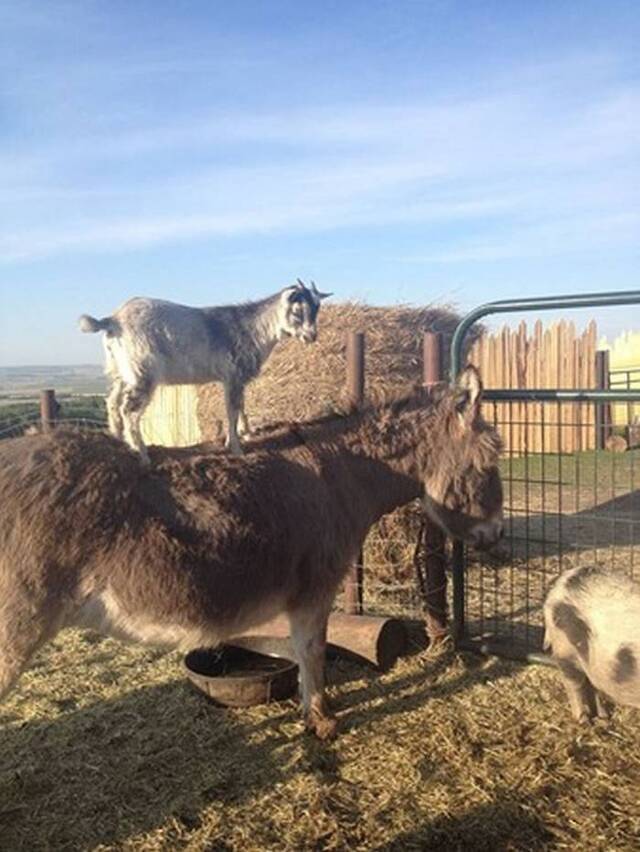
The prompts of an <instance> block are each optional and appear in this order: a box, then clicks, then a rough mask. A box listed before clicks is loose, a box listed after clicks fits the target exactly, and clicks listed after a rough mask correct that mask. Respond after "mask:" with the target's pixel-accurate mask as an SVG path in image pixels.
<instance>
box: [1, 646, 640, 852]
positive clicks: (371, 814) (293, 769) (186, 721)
mask: <svg viewBox="0 0 640 852" xmlns="http://www.w3.org/2000/svg"><path fill="white" fill-rule="evenodd" d="M329 672H330V677H331V680H332V683H333V685H332V687H331V690H330V693H331V697H332V701H333V703H334V705H335V707H336V709H337V711H338V713H339V715H340V716H341V734H340V736H339V737H338V739H337V740H336V741H335V742H333V743H331V744H321V743H318V742H316V741H315V740H314V739H312V738H311V737H309V736H308V735H307V734H305V733H304V732H303V729H302V724H301V722H300V721H299V716H298V712H297V708H296V706H295V704H294V702H293V701H291V702H286V703H283V704H278V705H276V704H274V705H271V706H268V707H262V708H254V709H251V710H242V711H228V710H223V709H221V708H217V707H215V706H213V705H211V704H210V703H208V702H207V700H206V699H205V698H204V697H203V696H202V695H201V694H200V693H197V692H196V691H194V690H193V688H192V687H190V686H189V685H188V684H187V682H186V681H185V679H184V677H183V676H182V673H181V670H180V658H179V657H178V656H177V655H176V654H163V653H160V652H158V651H150V650H148V649H147V650H145V649H142V648H139V647H137V648H136V647H126V646H123V645H121V644H118V643H117V642H115V641H113V640H98V639H96V637H95V636H93V635H92V634H84V633H80V632H75V631H70V632H68V633H66V634H63V635H61V637H59V638H58V640H57V641H56V642H55V643H54V644H52V645H50V646H49V648H48V649H45V650H44V651H43V652H42V653H41V654H40V656H39V657H38V660H37V663H36V665H35V667H33V668H32V669H31V670H29V671H28V672H27V673H26V674H25V676H24V677H23V679H22V681H21V682H20V684H19V686H18V688H17V689H16V691H15V692H14V693H13V694H12V695H11V696H10V697H9V698H8V699H7V700H6V701H5V703H4V704H3V705H2V706H1V707H0V713H1V716H0V723H1V728H0V848H2V849H6V850H12V852H19V850H28V852H35V850H43V849H54V850H66V849H73V850H83V849H101V850H106V849H123V850H172V852H173V850H180V849H188V850H193V852H196V850H243V852H245V850H248V852H250V850H264V849H268V850H304V849H314V850H321V849H327V850H329V849H349V850H358V849H367V850H383V849H398V850H412V849H415V850H419V849H463V850H467V849H473V850H476V849H477V850H483V849H486V850H494V851H495V850H535V849H566V850H576V849H579V850H583V849H589V850H613V849H615V850H632V849H637V848H638V846H639V844H640V811H639V810H638V799H637V791H638V789H639V786H640V725H639V724H638V723H639V719H638V715H637V712H635V711H632V710H626V709H623V710H618V711H616V714H615V717H614V720H613V722H612V723H611V724H610V726H609V727H608V728H607V727H600V723H598V725H594V726H592V727H589V728H586V729H584V730H583V729H578V728H576V727H575V726H574V724H573V723H572V722H571V721H570V718H569V713H568V708H567V705H566V702H565V698H564V694H563V691H562V687H561V685H560V683H559V681H558V679H557V677H556V673H555V672H554V671H552V670H549V669H547V668H543V667H538V666H529V667H524V666H519V665H517V664H514V663H509V662H507V661H498V660H495V659H494V660H482V659H481V658H478V657H475V656H473V655H458V654H455V653H454V652H452V651H451V650H450V649H447V648H445V649H443V650H441V651H439V652H431V653H430V652H428V651H418V652H417V653H415V654H414V655H413V656H410V657H408V658H406V659H404V660H402V661H400V662H399V663H398V664H397V665H396V666H395V667H394V668H393V669H392V670H391V671H390V672H388V673H386V674H384V675H379V674H377V673H375V672H373V671H372V670H370V669H366V668H364V667H360V666H357V665H354V664H352V663H349V664H347V663H345V662H344V661H336V662H334V663H332V664H331V666H330V669H329Z"/></svg>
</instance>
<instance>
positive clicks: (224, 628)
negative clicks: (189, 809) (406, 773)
mask: <svg viewBox="0 0 640 852" xmlns="http://www.w3.org/2000/svg"><path fill="white" fill-rule="evenodd" d="M480 394H481V383H480V378H479V376H478V374H477V372H476V371H475V369H474V368H468V369H467V370H466V371H465V372H464V373H463V375H462V378H461V380H460V383H459V384H458V385H457V386H456V387H453V388H447V389H446V390H442V391H439V392H438V395H436V394H435V392H434V394H431V395H428V394H426V392H424V391H422V392H420V393H414V394H412V395H409V396H407V397H405V398H403V399H399V400H396V401H394V402H390V403H384V404H379V405H373V406H371V407H369V408H367V409H365V410H363V411H361V412H355V413H354V412H352V413H350V414H347V415H343V416H338V415H334V416H330V417H328V418H325V419H321V420H317V421H311V422H309V423H306V424H304V423H303V424H300V425H297V426H294V427H291V428H289V429H285V430H284V431H282V430H281V431H280V432H279V433H277V434H275V435H273V434H272V435H267V436H263V437H262V438H259V439H256V440H254V441H253V442H252V444H251V445H250V451H249V452H248V453H247V454H245V456H244V457H243V458H236V457H234V456H230V455H227V454H225V453H221V452H220V451H211V449H207V448H206V447H205V448H203V447H200V448H198V447H189V448H173V449H168V448H160V447H157V448H153V450H152V455H153V462H154V463H153V465H152V466H151V467H147V466H145V465H143V464H142V463H141V460H140V457H139V456H138V455H137V454H136V453H132V452H131V450H130V449H129V448H128V447H127V446H126V445H125V444H124V443H122V442H120V441H117V440H115V439H114V438H113V437H112V436H110V435H107V434H101V433H89V432H73V431H65V430H62V429H59V430H56V431H55V432H52V433H49V434H43V435H38V436H34V437H28V438H27V437H21V438H14V439H10V440H6V441H3V442H1V446H0V503H1V505H2V506H3V507H4V509H3V512H2V513H1V514H0V696H1V695H3V694H4V693H6V692H7V690H9V688H10V687H11V686H12V684H13V683H14V682H15V681H16V679H17V678H18V676H19V675H20V673H21V671H22V669H23V668H24V666H25V665H26V664H27V662H28V660H29V659H30V658H31V656H32V655H33V654H34V652H35V651H36V650H37V649H38V648H39V647H40V646H41V645H42V644H43V643H44V642H45V641H47V640H49V639H51V638H52V637H53V636H54V635H55V634H56V633H57V632H58V631H59V630H61V629H62V628H63V627H66V626H76V627H83V628H92V629H94V630H98V631H100V632H102V633H105V634H108V635H112V636H115V637H118V638H124V639H129V640H137V641H142V642H150V643H159V644H164V645H169V646H174V647H179V648H182V649H184V650H187V649H191V648H195V647H202V646H204V647H210V646H215V645H217V644H219V643H220V642H222V641H224V640H225V639H228V638H229V637H232V636H237V635H238V634H240V633H243V632H244V631H246V630H248V629H250V628H252V627H256V626H259V625H260V624H263V623H265V622H266V621H268V620H270V619H271V618H273V617H275V616H276V615H278V614H280V613H285V614H286V615H287V616H288V619H289V622H290V626H291V637H292V642H293V647H294V650H295V654H296V657H297V659H298V662H299V664H300V672H301V693H302V703H303V708H304V714H305V719H306V723H307V726H308V727H309V728H310V729H312V730H313V731H315V733H316V734H317V735H318V736H319V737H321V738H324V737H328V736H331V735H332V734H333V733H334V731H335V721H334V719H333V718H332V717H331V716H330V715H329V713H328V712H327V709H326V707H325V703H324V651H325V637H326V628H327V619H328V616H329V612H330V610H331V607H332V603H333V601H334V598H335V595H336V592H337V590H338V588H339V586H340V584H341V582H342V581H343V580H344V578H345V575H346V573H347V570H348V566H349V565H350V564H351V563H352V561H353V559H354V558H355V557H356V554H357V553H358V551H359V550H360V548H361V546H362V544H363V541H364V538H365V536H366V534H367V531H368V530H369V528H370V527H371V525H372V524H373V523H374V522H375V521H377V520H378V519H379V518H380V517H381V516H382V515H384V514H386V513H387V512H391V511H392V510H394V509H395V508H397V507H398V506H401V505H403V504H405V503H408V502H410V501H412V500H414V499H416V498H420V497H422V498H423V499H424V505H425V510H426V512H427V513H428V514H429V515H430V516H431V517H432V518H433V519H434V520H435V521H436V522H437V523H438V524H439V525H440V526H441V527H442V528H443V529H444V530H445V531H446V533H448V534H450V535H451V536H454V537H457V538H460V539H463V540H464V541H467V542H469V543H470V544H473V545H476V546H479V547H488V546H491V545H493V544H494V543H495V542H496V541H497V540H498V538H499V537H500V536H501V535H502V529H503V521H502V486H501V481H500V476H499V473H498V468H497V461H498V455H499V452H500V440H499V438H498V435H497V434H496V432H495V431H494V430H493V429H492V428H491V427H490V426H489V425H488V424H487V423H486V422H485V421H484V420H483V418H482V416H481V413H480Z"/></svg>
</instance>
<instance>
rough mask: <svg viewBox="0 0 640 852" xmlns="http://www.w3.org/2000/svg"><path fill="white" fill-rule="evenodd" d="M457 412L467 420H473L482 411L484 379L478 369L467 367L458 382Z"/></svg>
mask: <svg viewBox="0 0 640 852" xmlns="http://www.w3.org/2000/svg"><path fill="white" fill-rule="evenodd" d="M457 391H458V392H457V394H456V410H457V412H458V414H459V415H460V416H461V417H462V418H464V419H465V420H473V418H474V417H475V416H476V415H477V414H478V412H479V411H480V402H481V400H482V379H481V378H480V373H479V372H478V371H477V369H476V368H475V367H473V366H471V365H469V366H468V367H466V368H465V369H464V370H463V371H462V373H460V376H459V377H458V382H457Z"/></svg>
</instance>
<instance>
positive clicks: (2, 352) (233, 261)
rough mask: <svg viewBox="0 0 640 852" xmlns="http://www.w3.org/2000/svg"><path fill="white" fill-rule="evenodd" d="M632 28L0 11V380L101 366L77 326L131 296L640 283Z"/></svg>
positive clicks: (200, 11) (482, 14) (166, 11)
mask: <svg viewBox="0 0 640 852" xmlns="http://www.w3.org/2000/svg"><path fill="white" fill-rule="evenodd" d="M639 24H640V7H639V6H638V4H637V3H636V2H619V0H610V2H607V3H606V4H605V3H603V2H589V0H580V2H578V1H577V0H576V2H561V3H558V2H542V1H541V2H535V3H525V2H515V0H514V2H512V0H502V2H489V0H488V1H487V2H480V0H478V2H473V0H465V2H453V0H452V2H446V0H433V2H429V0H422V2H414V0H394V1H393V2H391V0H389V2H376V0H367V2H358V0H350V1H349V2H347V0H342V2H333V0H325V2H322V3H308V2H301V0H297V2H289V1H288V0H287V2H278V0H273V2H243V0H234V2H233V3H226V2H188V0H186V2H177V0H163V2H157V0H156V2H146V0H128V2H118V0H109V2H106V0H102V2H90V0H83V2H80V0H78V2H57V0H47V2H44V0H41V2H31V0H16V1H15V2H13V0H0V149H1V158H0V364H5V365H9V364H25V363H76V362H87V361H89V362H91V361H93V362H98V361H100V360H101V349H100V346H99V341H98V340H97V339H96V338H94V337H93V336H91V337H87V336H84V335H81V334H80V333H79V332H77V330H76V327H75V322H76V317H77V315H78V314H79V313H81V312H85V311H86V312H89V313H92V314H96V315H104V314H108V313H110V312H111V311H112V310H113V309H114V308H115V307H116V306H117V305H118V304H119V303H120V302H122V301H123V300H125V299H126V298H128V297H130V296H133V295H150V296H158V297H162V298H169V299H173V300H175V301H182V302H185V303H189V304H216V303H222V302H227V301H234V300H241V299H246V298H254V297H259V296H263V295H266V294H268V293H270V292H273V291H275V290H276V289H278V288H279V287H281V286H284V285H286V284H288V283H291V282H293V280H294V279H295V278H296V277H297V276H300V277H303V278H308V277H313V278H315V280H316V282H317V283H318V285H319V286H320V287H321V288H322V289H325V290H333V291H334V292H335V293H336V295H337V296H338V297H340V298H356V299H366V300H368V301H371V302H374V303H377V304H385V303H396V302H414V303H424V302H433V301H445V302H454V303H456V304H457V305H458V306H459V307H460V308H461V309H468V308H471V307H472V306H474V305H476V304H478V303H479V302H485V301H488V300H492V299H500V298H512V297H517V296H520V295H527V296H531V295H537V294H540V295H547V294H553V293H563V292H576V291H594V292H597V291H603V290H618V289H627V288H629V289H631V288H634V287H636V288H638V287H640V276H639V275H638V270H639V266H640V264H639V262H638V255H639V251H638V246H639V244H640V241H639V239H638V238H639V236H640V205H639V203H638V202H639V201H640V179H639V178H640V157H639V152H640V79H639V73H638V72H639V64H640V63H639V61H638V49H637V45H638V43H640V26H639ZM634 314H635V315H634ZM598 320H599V323H600V327H601V329H602V330H603V331H605V332H608V333H610V334H612V333H614V332H615V331H616V330H618V329H621V328H629V327H632V326H635V327H636V328H637V327H638V326H640V316H638V311H637V309H632V310H613V309H612V310H610V311H609V312H608V313H605V312H602V313H601V315H600V316H599V317H598Z"/></svg>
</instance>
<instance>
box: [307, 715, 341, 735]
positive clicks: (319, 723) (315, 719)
mask: <svg viewBox="0 0 640 852" xmlns="http://www.w3.org/2000/svg"><path fill="white" fill-rule="evenodd" d="M306 725H307V729H308V730H309V731H312V732H313V733H314V734H315V735H316V737H318V739H319V740H332V739H333V738H334V737H335V735H336V732H337V730H338V721H337V719H336V718H335V716H307V719H306Z"/></svg>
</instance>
